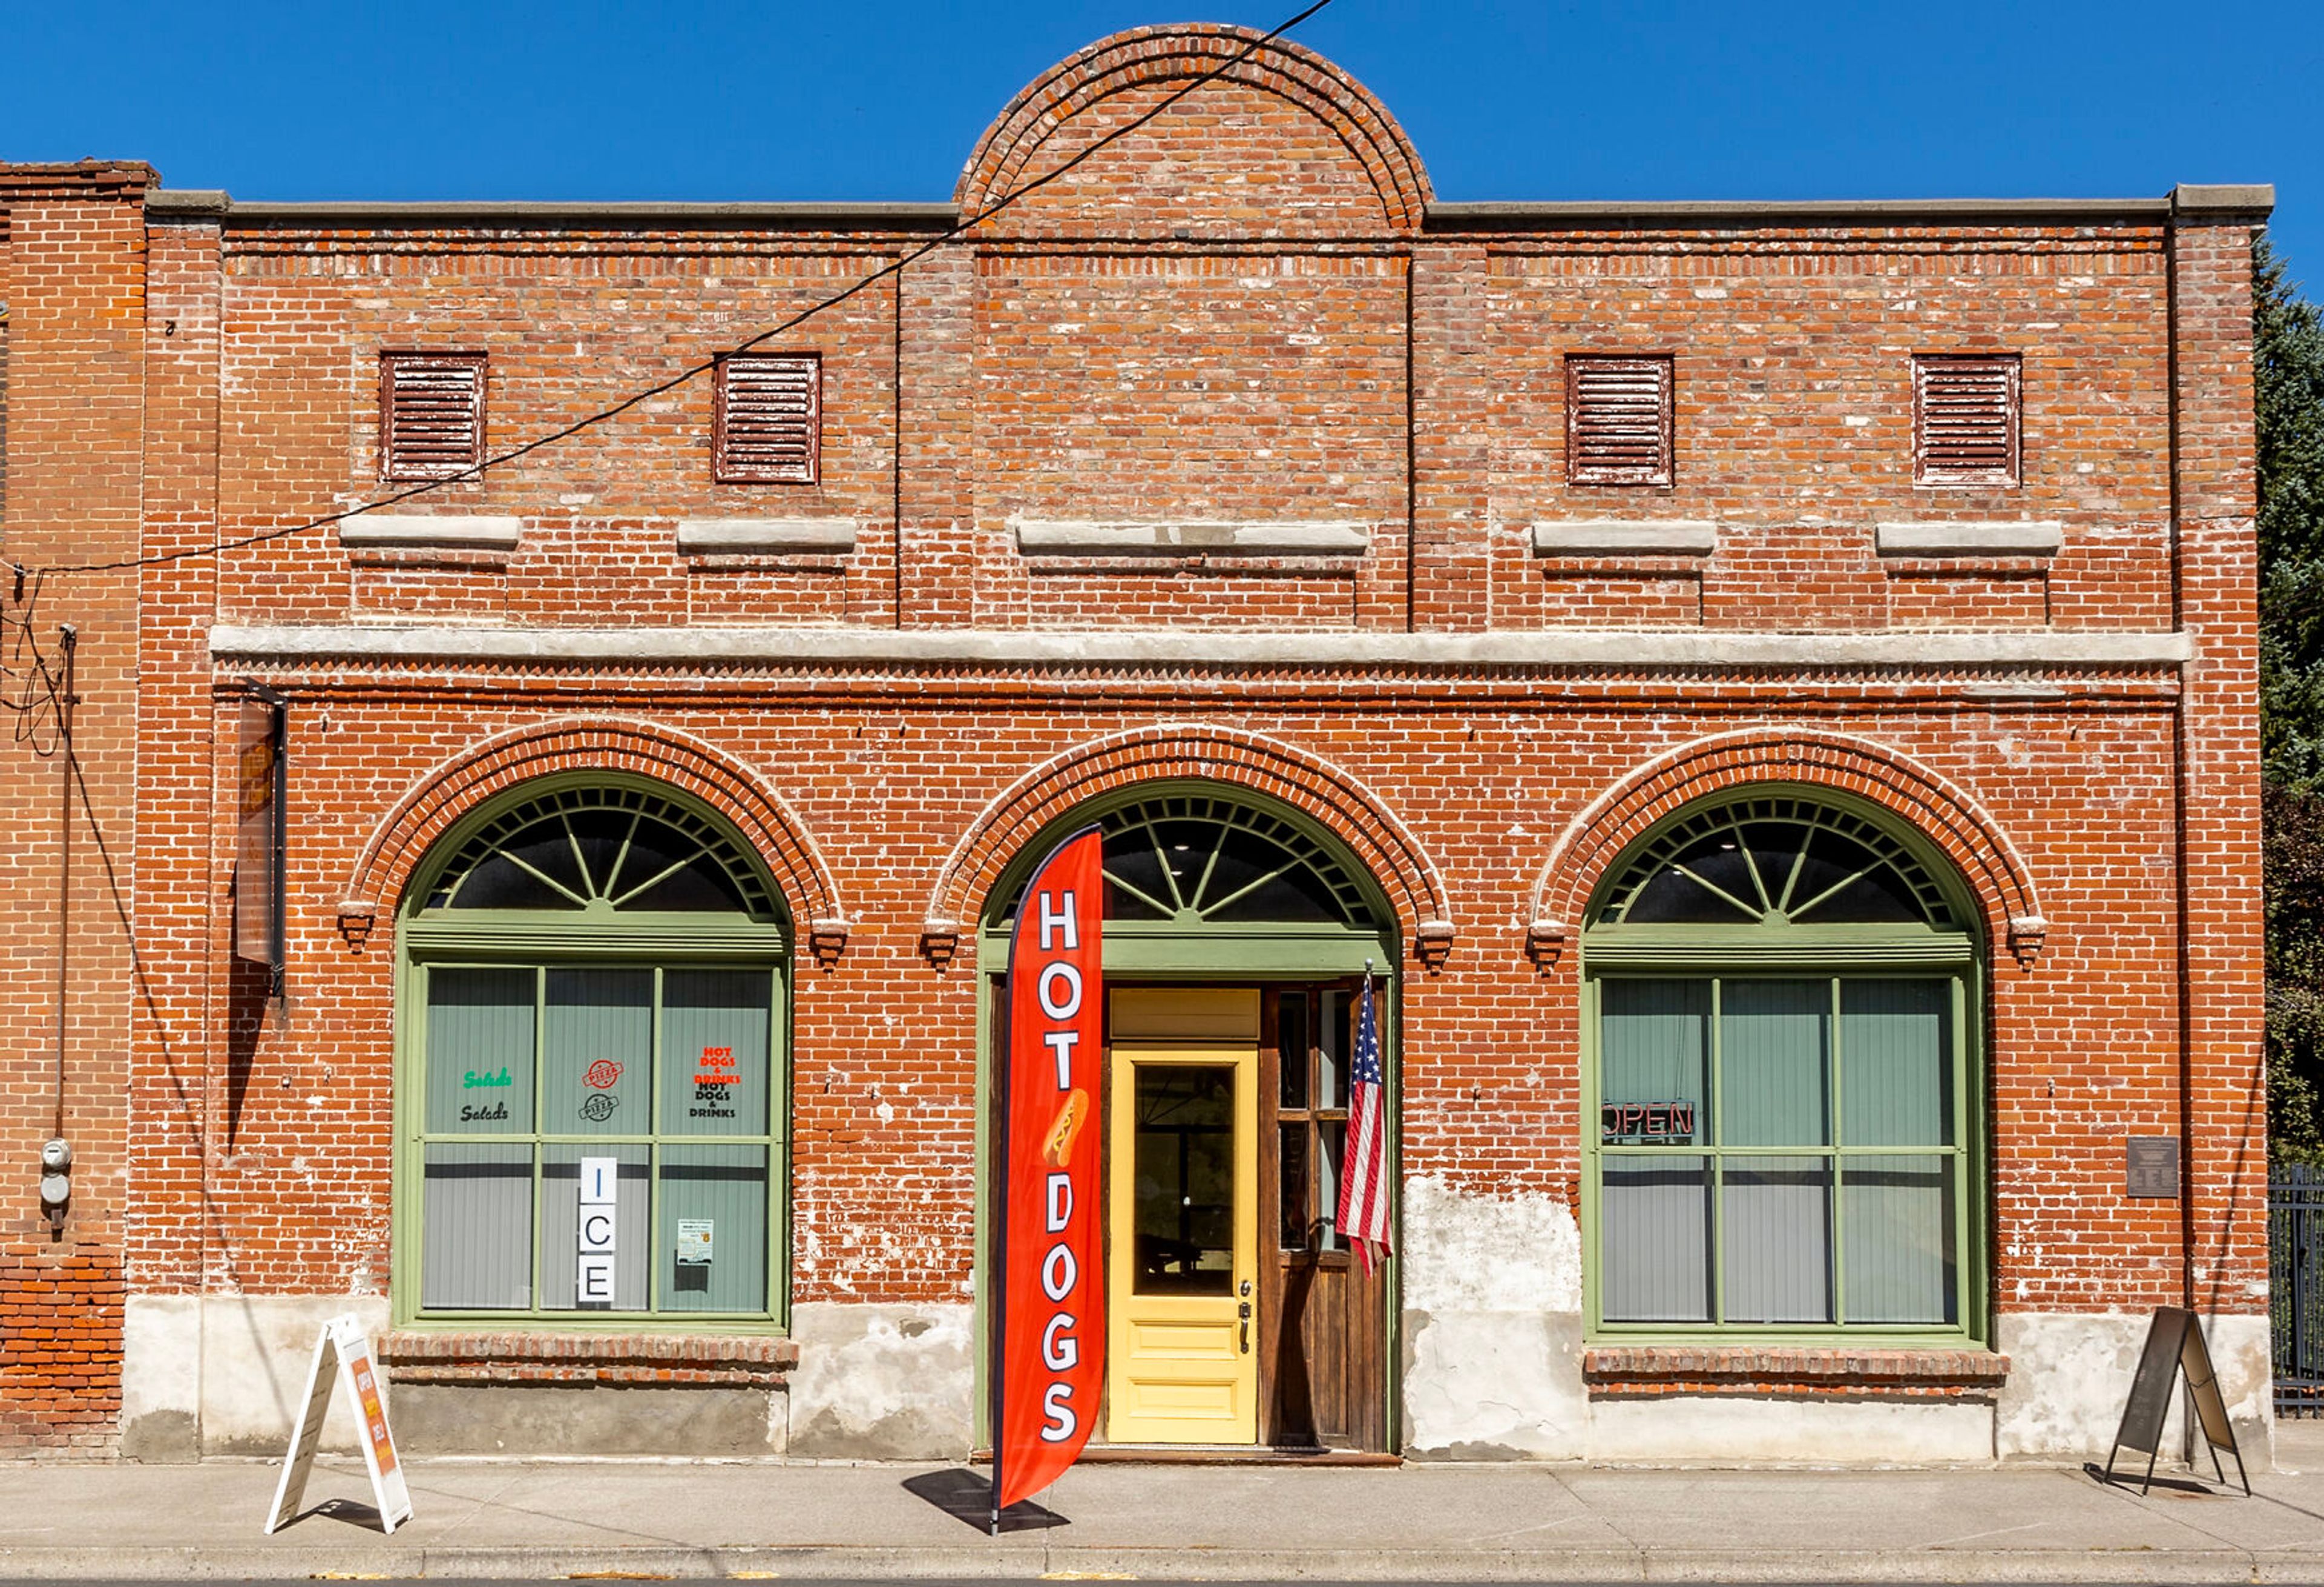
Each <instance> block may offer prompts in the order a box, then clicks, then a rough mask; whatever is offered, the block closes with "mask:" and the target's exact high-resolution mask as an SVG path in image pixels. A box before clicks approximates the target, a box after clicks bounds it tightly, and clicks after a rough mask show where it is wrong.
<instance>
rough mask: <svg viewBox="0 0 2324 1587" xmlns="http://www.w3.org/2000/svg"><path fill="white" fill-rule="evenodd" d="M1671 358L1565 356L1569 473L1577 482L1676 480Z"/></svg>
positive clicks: (1663, 482) (1654, 482)
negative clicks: (1673, 474)
mask: <svg viewBox="0 0 2324 1587" xmlns="http://www.w3.org/2000/svg"><path fill="white" fill-rule="evenodd" d="M1671 453H1672V423H1671V361H1670V359H1669V358H1668V357H1660V358H1585V357H1582V356H1580V355H1574V356H1572V357H1569V358H1567V359H1566V361H1565V477H1566V480H1567V482H1569V483H1572V484H1576V485H1667V484H1669V483H1670V482H1671Z"/></svg>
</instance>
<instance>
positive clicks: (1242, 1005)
mask: <svg viewBox="0 0 2324 1587" xmlns="http://www.w3.org/2000/svg"><path fill="white" fill-rule="evenodd" d="M1108 1001H1109V1041H1110V1043H1111V1051H1110V1055H1109V1063H1110V1068H1109V1070H1108V1074H1107V1091H1108V1104H1107V1105H1108V1107H1109V1109H1110V1111H1111V1129H1110V1132H1109V1136H1108V1142H1107V1144H1108V1147H1109V1151H1108V1162H1107V1175H1108V1180H1109V1183H1108V1186H1107V1200H1108V1203H1109V1210H1108V1219H1107V1224H1108V1233H1109V1242H1108V1244H1109V1250H1108V1252H1107V1264H1106V1265H1107V1273H1108V1279H1107V1286H1108V1305H1107V1311H1108V1323H1107V1343H1106V1438H1107V1440H1108V1441H1109V1442H1111V1443H1114V1444H1206V1445H1225V1444H1253V1443H1256V1442H1257V1441H1258V1438H1259V1371H1258V1366H1259V1358H1258V1354H1257V1326H1258V1318H1257V1316H1256V1313H1257V1311H1258V1309H1259V1307H1258V1298H1257V1295H1256V1293H1255V1290H1256V1289H1257V1278H1258V1247H1259V1195H1258V1179H1259V1129H1258V1124H1259V990H1258V988H1257V987H1226V988H1218V989H1211V988H1183V987H1125V988H1122V989H1120V990H1117V991H1115V992H1114V993H1113V994H1112V995H1111V997H1110V998H1109V1000H1108Z"/></svg>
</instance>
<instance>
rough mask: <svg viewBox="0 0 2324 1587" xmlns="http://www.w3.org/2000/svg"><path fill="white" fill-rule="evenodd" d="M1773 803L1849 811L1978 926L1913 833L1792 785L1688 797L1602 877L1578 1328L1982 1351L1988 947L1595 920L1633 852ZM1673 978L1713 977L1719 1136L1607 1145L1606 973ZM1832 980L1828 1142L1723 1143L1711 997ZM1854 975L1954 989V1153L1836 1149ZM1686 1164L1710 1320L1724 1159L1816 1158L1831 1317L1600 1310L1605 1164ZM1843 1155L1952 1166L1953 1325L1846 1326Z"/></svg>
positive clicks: (1914, 936)
mask: <svg viewBox="0 0 2324 1587" xmlns="http://www.w3.org/2000/svg"><path fill="white" fill-rule="evenodd" d="M1770 796H1775V797H1790V798H1797V799H1801V800H1805V801H1810V802H1812V803H1821V804H1824V805H1827V806H1831V807H1833V808H1836V809H1839V810H1841V811H1844V812H1847V813H1848V814H1849V815H1852V816H1854V817H1857V818H1858V819H1860V820H1865V821H1870V822H1872V823H1874V824H1876V825H1877V826H1879V827H1880V828H1881V829H1883V830H1884V831H1885V832H1886V835H1887V836H1888V837H1889V838H1891V839H1894V840H1895V842H1896V843H1897V844H1898V845H1899V846H1900V847H1901V848H1902V849H1904V850H1906V851H1908V852H1909V853H1910V854H1911V856H1912V857H1913V858H1914V860H1916V861H1917V862H1918V863H1919V864H1920V865H1921V866H1922V867H1924V868H1925V869H1926V870H1927V872H1928V873H1929V875H1931V876H1933V877H1934V878H1936V880H1937V882H1938V884H1939V885H1940V886H1941V888H1942V889H1943V892H1944V894H1945V898H1944V904H1945V906H1946V908H1947V909H1948V910H1949V911H1950V920H1951V921H1954V922H1975V921H1977V920H1978V919H1979V918H1980V914H1979V912H1978V910H1977V908H1976V907H1975V904H1974V900H1973V899H1972V898H1971V897H1970V895H1969V893H1968V890H1967V888H1966V886H1964V885H1962V884H1961V882H1960V876H1959V874H1958V873H1957V872H1956V871H1955V870H1954V868H1953V867H1952V866H1951V865H1950V863H1949V862H1947V861H1946V860H1945V859H1944V858H1943V857H1942V856H1941V854H1940V853H1939V852H1938V851H1937V850H1936V849H1935V848H1934V846H1933V845H1932V844H1930V843H1929V842H1928V841H1927V839H1925V838H1923V836H1922V835H1921V834H1920V833H1918V832H1916V831H1914V830H1910V829H1908V828H1904V827H1903V826H1902V825H1901V823H1899V822H1898V821H1896V820H1895V817H1894V816H1892V815H1890V814H1888V813H1887V812H1885V811H1882V810H1880V809H1879V808H1878V807H1877V806H1876V805H1873V804H1872V803H1870V802H1868V801H1865V800H1860V799H1858V798H1856V797H1854V796H1853V795H1849V794H1846V793H1840V792H1838V791H1835V790H1830V789H1825V788H1821V787H1812V786H1806V785H1801V784H1780V783H1777V784H1769V783H1761V784H1750V785H1748V786H1746V787H1742V788H1738V789H1735V790H1731V791H1729V792H1728V793H1723V794H1720V795H1717V796H1714V797H1713V798H1712V799H1711V800H1706V801H1697V802H1695V803H1690V804H1688V805H1685V806H1683V807H1682V808H1681V809H1679V810H1677V811H1675V812H1672V814H1671V815H1669V816H1668V817H1665V819H1664V820H1663V821H1659V822H1657V823H1656V824H1655V827H1653V828H1652V829H1650V830H1648V831H1647V832H1646V833H1645V834H1643V835H1642V836H1641V837H1640V838H1639V839H1637V840H1636V841H1634V842H1633V843H1632V844H1631V845H1630V846H1629V848H1628V849H1626V850H1625V852H1624V853H1623V855H1622V856H1621V858H1618V860H1617V861H1616V862H1615V863H1614V864H1613V865H1612V866H1609V867H1608V869H1607V874H1606V879H1605V881H1603V882H1602V883H1601V884H1600V888H1599V891H1598V895H1597V896H1596V897H1595V898H1593V899H1592V901H1591V910H1590V912H1589V914H1588V915H1587V917H1586V918H1587V920H1588V921H1589V922H1591V923H1590V924H1588V925H1586V926H1585V927H1584V929H1583V931H1582V936H1581V941H1580V945H1579V951H1580V958H1581V977H1582V1000H1581V1020H1582V1042H1581V1050H1582V1076H1581V1078H1582V1086H1581V1093H1582V1096H1581V1109H1580V1120H1579V1123H1580V1124H1581V1137H1582V1138H1581V1147H1582V1209H1581V1210H1582V1249H1583V1261H1582V1304H1583V1316H1584V1326H1585V1328H1586V1330H1587V1333H1588V1335H1589V1336H1590V1337H1591V1338H1592V1339H1600V1340H1604V1341H1606V1342H1609V1343H1617V1342H1619V1343H1628V1344H1642V1343H1667V1344H1698V1343H1701V1344H1710V1343H1720V1342H1728V1343H1731V1342H1734V1341H1737V1340H1743V1339H1748V1340H1752V1341H1755V1342H1758V1343H1763V1344H1804V1345H1831V1344H1838V1343H1840V1342H1841V1341H1844V1340H1863V1341H1867V1342H1877V1343H1878V1344H1881V1345H1884V1346H1889V1347H1896V1348H1904V1347H1912V1346H1918V1345H1926V1346H1932V1347H1943V1348H1955V1349H1958V1348H1963V1347H1971V1348H1974V1347H1979V1346H1982V1345H1983V1344H1985V1343H1986V1342H1987V1341H1988V1340H1989V1339H1990V1338H1991V1337H1992V1323H1991V1305H1992V1301H1991V1285H1990V1276H1989V1271H1990V1260H1991V1259H1990V1253H1989V1248H1988V1240H1989V1233H1988V1230H1987V1204H1988V1199H1989V1190H1988V1187H1987V1182H1986V1181H1987V1174H1988V1171H1989V1170H1988V1169H1987V1161H1988V1157H1987V1142H1986V1116H1985V1115H1986V1107H1985V1089H1986V1087H1985V1060H1984V1049H1985V1023H1986V1022H1985V1012H1984V996H1983V990H1984V965H1985V962H1986V959H1985V954H1984V949H1983V944H1982V942H1981V940H1980V939H1979V937H1978V934H1977V933H1976V932H1975V931H1969V930H1946V929H1941V928H1939V927H1937V926H1933V925H1929V924H1921V925H1913V924H1895V923H1890V924H1880V925H1860V926H1858V925H1811V924H1781V923H1767V924H1761V925H1756V926H1754V925H1733V926H1728V925H1718V926H1707V925H1660V924H1657V925H1625V924H1606V923H1600V909H1601V908H1602V906H1603V904H1604V903H1605V901H1606V899H1607V898H1608V897H1609V895H1618V896H1622V897H1628V896H1629V895H1631V894H1632V893H1634V892H1635V884H1634V883H1631V882H1630V881H1629V879H1628V872H1629V870H1630V868H1631V867H1632V866H1633V865H1634V863H1636V862H1637V860H1638V858H1640V857H1641V856H1644V855H1648V854H1651V853H1653V852H1654V850H1655V846H1656V843H1657V841H1658V840H1659V839H1661V838H1662V836H1663V835H1664V834H1665V833H1666V832H1668V831H1669V830H1671V829H1672V828H1673V827H1674V826H1676V825H1678V824H1679V823H1681V822H1683V821H1689V820H1691V819H1693V818H1697V817H1700V816H1701V814H1702V813H1703V812H1705V811H1706V809H1709V808H1712V807H1714V806H1716V805H1717V804H1722V803H1743V802H1745V801H1748V800H1752V799H1766V798H1767V797H1770ZM1618 978H1621V979H1668V980H1684V981H1709V982H1711V997H1712V1001H1711V1005H1710V1006H1711V1014H1710V1016H1709V1037H1708V1040H1709V1041H1711V1043H1713V1044H1714V1046H1713V1048H1712V1049H1711V1050H1706V1052H1705V1054H1704V1061H1705V1065H1706V1069H1707V1075H1708V1084H1709V1085H1710V1086H1711V1087H1712V1088H1713V1090H1712V1095H1711V1096H1710V1097H1708V1098H1707V1099H1706V1100H1707V1101H1708V1104H1709V1114H1710V1121H1711V1132H1712V1133H1713V1140H1712V1141H1711V1142H1704V1143H1702V1144H1700V1145H1697V1144H1692V1143H1686V1144H1676V1145H1659V1146H1647V1145H1643V1144H1625V1143H1608V1142H1604V1141H1603V1140H1602V1139H1601V1121H1600V1111H1599V1110H1600V1103H1601V1102H1602V1101H1603V1100H1604V1097H1603V1091H1602V1083H1603V1069H1602V1057H1603V1045H1602V1037H1603V1032H1602V1026H1601V1006H1602V991H1603V987H1604V985H1605V983H1606V982H1608V981H1609V980H1613V979H1618ZM1778 979H1780V980H1792V981H1797V980H1816V979H1821V980H1827V981H1829V982H1830V983H1831V987H1832V1008H1831V1015H1830V1017H1831V1020H1832V1027H1831V1038H1830V1050H1829V1051H1828V1053H1827V1055H1826V1059H1825V1062H1826V1065H1827V1084H1828V1087H1829V1089H1828V1093H1827V1096H1828V1101H1827V1106H1828V1107H1829V1108H1830V1110H1831V1131H1830V1133H1831V1140H1830V1141H1829V1142H1826V1143H1825V1144H1824V1145H1822V1146H1820V1147H1807V1146H1764V1147H1760V1146H1729V1145H1726V1144H1724V1143H1723V1142H1720V1140H1718V1138H1717V1137H1718V1136H1719V1135H1720V1134H1723V1132H1724V1130H1725V1128H1726V1120H1725V1110H1724V1109H1723V1108H1722V1107H1721V1106H1720V1104H1719V1101H1718V1098H1717V1095H1716V1087H1717V1085H1718V1077H1719V1074H1720V1055H1719V1052H1718V1050H1716V1044H1717V1043H1719V1042H1720V1041H1721V1040H1722V1034H1721V1032H1720V1023H1721V1022H1720V1016H1719V1011H1720V986H1722V985H1723V984H1725V983H1729V982H1734V981H1739V980H1755V981H1764V980H1778ZM1848 980H1890V981H1893V980H1935V981H1941V982H1942V983H1944V984H1946V985H1948V986H1950V987H1951V989H1952V993H1951V1000H1950V1012H1951V1035H1952V1046H1953V1050H1952V1052H1951V1053H1950V1059H1951V1067H1952V1076H1953V1080H1952V1087H1951V1089H1952V1096H1951V1098H1950V1105H1951V1107H1952V1110H1953V1111H1952V1117H1951V1120H1950V1124H1951V1128H1952V1134H1953V1142H1952V1144H1951V1145H1950V1147H1944V1148H1931V1147H1921V1146H1912V1147H1905V1146H1887V1145H1884V1146H1867V1147H1857V1148H1851V1147H1849V1146H1847V1145H1846V1144H1845V1124H1844V1115H1842V1113H1841V1111H1840V1110H1841V1106H1842V1104H1841V1093H1840V1085H1839V1070H1840V1065H1841V1063H1842V1061H1843V1058H1842V1051H1841V1041H1842V1040H1843V1038H1842V1036H1841V1032H1840V1023H1841V1022H1840V1017H1839V1015H1840V987H1841V983H1843V982H1845V981H1848ZM1657 1155H1659V1156H1665V1157H1684V1158H1692V1159H1699V1160H1704V1162H1705V1166H1706V1170H1707V1172H1708V1173H1709V1175H1710V1179H1709V1184H1710V1194H1709V1217H1710V1220H1711V1222H1710V1224H1709V1226H1708V1227H1707V1228H1706V1231H1705V1238H1706V1242H1707V1245H1708V1250H1707V1253H1706V1254H1707V1259H1708V1262H1709V1269H1710V1271H1709V1274H1708V1278H1707V1283H1708V1285H1709V1286H1710V1289H1709V1296H1708V1299H1709V1309H1710V1310H1711V1314H1712V1316H1714V1317H1716V1316H1718V1315H1719V1313H1720V1310H1722V1309H1723V1307H1722V1295H1721V1291H1722V1289H1723V1285H1724V1282H1725V1268H1726V1262H1725V1261H1724V1252H1723V1249H1722V1246H1721V1244H1720V1235H1721V1230H1720V1223H1721V1221H1722V1220H1723V1217H1724V1215H1725V1209H1724V1197H1723V1195H1722V1193H1721V1192H1722V1188H1723V1179H1722V1175H1721V1165H1722V1164H1723V1163H1724V1162H1725V1161H1726V1160H1728V1159H1730V1158H1733V1159H1744V1158H1748V1157H1751V1156H1755V1155H1756V1156H1761V1157H1771V1158H1810V1157H1815V1158H1822V1159H1825V1160H1829V1161H1831V1163H1832V1164H1833V1170H1832V1176H1831V1180H1830V1188H1829V1190H1828V1192H1827V1194H1828V1196H1829V1197H1830V1205H1831V1224H1830V1230H1831V1234H1830V1239H1831V1252H1830V1257H1829V1261H1830V1263H1831V1266H1830V1274H1831V1289H1832V1310H1833V1314H1834V1318H1835V1320H1834V1321H1831V1322H1829V1323H1801V1322H1775V1323H1755V1322H1716V1321H1713V1322H1701V1321H1675V1322H1634V1321H1612V1322H1609V1321H1608V1320H1607V1318H1606V1316H1605V1313H1604V1300H1605V1296H1604V1286H1603V1279H1604V1275H1605V1247H1604V1243H1603V1239H1604V1229H1605V1220H1604V1217H1603V1215H1602V1206H1603V1198H1604V1186H1603V1178H1602V1176H1603V1170H1604V1164H1605V1162H1606V1160H1608V1159H1609V1157H1611V1158H1636V1157H1653V1156H1657ZM1849 1155H1858V1156H1867V1157H1869V1156H1889V1157H1894V1156H1898V1155H1904V1156H1914V1157H1942V1158H1945V1159H1947V1160H1950V1161H1951V1162H1952V1163H1953V1164H1954V1172H1953V1203H1952V1206H1951V1209H1950V1210H1951V1213H1952V1216H1953V1226H1954V1240H1955V1249H1954V1271H1955V1274H1956V1275H1957V1277H1956V1280H1955V1281H1956V1284H1957V1286H1958V1294H1957V1295H1956V1297H1955V1314H1956V1319H1957V1320H1956V1321H1955V1322H1954V1323H1952V1324H1950V1325H1943V1324H1929V1323H1862V1322H1859V1323H1849V1322H1847V1321H1845V1320H1844V1319H1845V1315H1846V1314H1845V1306H1846V1299H1845V1297H1846V1293H1847V1291H1846V1271H1845V1268H1846V1240H1845V1232H1844V1231H1845V1223H1844V1219H1845V1211H1844V1208H1843V1207H1842V1206H1841V1203H1842V1200H1843V1196H1842V1187H1843V1185H1844V1182H1845V1172H1846V1170H1845V1168H1844V1166H1843V1164H1844V1161H1845V1160H1846V1158H1847V1157H1849Z"/></svg>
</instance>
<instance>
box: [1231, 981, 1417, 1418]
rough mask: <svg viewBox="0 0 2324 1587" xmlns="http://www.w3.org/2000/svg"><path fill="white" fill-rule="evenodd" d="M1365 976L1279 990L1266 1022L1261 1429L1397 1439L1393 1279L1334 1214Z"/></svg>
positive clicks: (1270, 997) (1271, 995) (1269, 999)
mask: <svg viewBox="0 0 2324 1587" xmlns="http://www.w3.org/2000/svg"><path fill="white" fill-rule="evenodd" d="M1358 995H1359V984H1358V983H1357V982H1355V981H1352V980H1351V981H1347V982H1331V983H1324V984H1321V985H1315V986H1299V987H1287V986H1286V987H1275V988H1269V989H1268V991H1267V993H1266V995H1265V997H1264V999H1263V1001H1262V1003H1261V1013H1260V1031H1259V1141H1260V1142H1261V1145H1260V1175H1259V1234H1260V1249H1261V1253H1260V1259H1259V1319H1260V1321H1259V1442H1260V1443H1261V1444H1266V1445H1274V1446H1275V1447H1277V1448H1280V1449H1353V1450H1367V1451H1384V1450H1386V1449H1387V1447H1388V1406H1387V1378H1388V1372H1387V1361H1386V1351H1387V1334H1388V1329H1387V1316H1386V1308H1387V1293H1386V1290H1387V1280H1388V1275H1387V1272H1386V1271H1385V1269H1382V1270H1380V1271H1375V1272H1374V1273H1372V1274H1371V1275H1370V1276H1369V1277H1366V1276H1365V1273H1364V1271H1363V1268H1362V1266H1361V1265H1360V1263H1359V1262H1358V1261H1356V1259H1355V1257H1354V1255H1353V1253H1352V1252H1350V1251H1349V1250H1348V1248H1347V1244H1346V1243H1345V1242H1344V1241H1342V1239H1341V1238H1340V1234H1339V1231H1338V1229H1337V1228H1336V1227H1335V1226H1334V1217H1335V1215H1336V1213H1337V1211H1338V1206H1339V1197H1340V1157H1341V1152H1342V1149H1343V1146H1344V1143H1345V1142H1346V1138H1347V1118H1348V1064H1349V1060H1350V1056H1351V1053H1352V1051H1353V1050H1354V1033H1355V1021H1354V1010H1355V1004H1356V999H1357V996H1358Z"/></svg>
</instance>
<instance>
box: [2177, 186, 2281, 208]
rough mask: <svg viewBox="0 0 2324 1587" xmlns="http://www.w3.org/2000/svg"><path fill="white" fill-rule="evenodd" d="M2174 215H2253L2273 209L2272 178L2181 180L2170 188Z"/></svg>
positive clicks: (2273, 191)
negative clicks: (2235, 180)
mask: <svg viewBox="0 0 2324 1587" xmlns="http://www.w3.org/2000/svg"><path fill="white" fill-rule="evenodd" d="M2171 207H2172V212H2173V213H2174V214H2178V215H2203V216H2218V215H2257V216H2265V215H2268V214H2271V213H2273V211H2274V209H2275V184H2274V183H2273V182H2181V183H2180V184H2179V185H2178V186H2177V187H2175V188H2172V189H2171Z"/></svg>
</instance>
